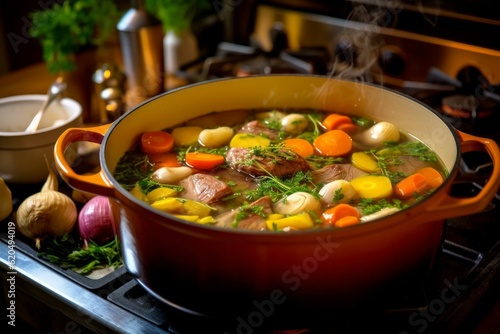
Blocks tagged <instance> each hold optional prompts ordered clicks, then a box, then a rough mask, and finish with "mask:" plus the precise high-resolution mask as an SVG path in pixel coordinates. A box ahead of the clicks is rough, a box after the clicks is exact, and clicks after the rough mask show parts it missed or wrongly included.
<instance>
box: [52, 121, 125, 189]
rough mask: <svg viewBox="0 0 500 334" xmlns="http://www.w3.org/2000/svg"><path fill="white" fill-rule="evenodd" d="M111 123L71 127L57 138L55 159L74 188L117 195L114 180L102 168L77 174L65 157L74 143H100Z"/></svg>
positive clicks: (57, 165) (60, 172)
mask: <svg viewBox="0 0 500 334" xmlns="http://www.w3.org/2000/svg"><path fill="white" fill-rule="evenodd" d="M110 126H111V123H109V124H104V125H100V126H95V127H87V128H69V129H67V130H65V131H64V132H63V133H62V134H61V135H60V136H59V138H58V139H57V141H56V144H55V146H54V160H55V163H56V169H57V171H58V172H59V174H60V175H61V178H62V179H63V180H64V181H65V182H66V183H67V184H68V185H69V186H71V187H72V188H75V189H79V190H83V191H86V192H90V193H93V194H99V195H103V196H107V197H116V196H115V188H114V186H113V184H112V182H111V181H110V180H109V179H108V178H107V177H106V175H105V174H104V172H103V170H102V168H101V169H100V170H99V172H97V173H95V174H85V175H83V174H77V173H76V172H75V171H74V170H73V168H72V167H71V165H70V163H69V162H68V160H67V159H66V157H65V151H66V149H67V148H68V147H69V145H71V144H72V143H76V142H79V141H86V142H92V143H97V144H100V143H101V142H102V140H103V138H104V135H105V134H106V132H107V131H108V129H109V127H110Z"/></svg>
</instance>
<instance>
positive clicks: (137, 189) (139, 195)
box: [130, 184, 149, 203]
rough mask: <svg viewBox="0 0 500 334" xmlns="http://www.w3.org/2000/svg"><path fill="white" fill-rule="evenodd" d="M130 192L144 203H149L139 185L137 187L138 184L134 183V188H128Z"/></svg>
mask: <svg viewBox="0 0 500 334" xmlns="http://www.w3.org/2000/svg"><path fill="white" fill-rule="evenodd" d="M130 193H131V194H132V195H133V196H134V197H135V198H137V199H139V200H141V201H143V202H146V203H149V200H148V197H147V196H146V194H145V193H144V192H143V191H142V190H141V187H139V185H137V184H136V185H135V187H134V188H132V189H131V190H130Z"/></svg>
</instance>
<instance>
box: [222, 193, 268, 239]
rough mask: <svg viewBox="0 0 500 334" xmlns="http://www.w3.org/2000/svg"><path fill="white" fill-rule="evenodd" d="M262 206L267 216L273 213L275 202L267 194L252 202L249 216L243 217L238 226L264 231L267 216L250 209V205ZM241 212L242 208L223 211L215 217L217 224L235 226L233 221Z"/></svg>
mask: <svg viewBox="0 0 500 334" xmlns="http://www.w3.org/2000/svg"><path fill="white" fill-rule="evenodd" d="M257 206H260V207H262V211H261V212H262V213H264V214H265V215H266V216H267V215H270V214H271V213H273V210H272V206H273V202H272V200H271V197H269V196H265V197H261V198H259V199H258V200H256V201H254V202H252V203H250V204H249V205H248V206H247V207H246V208H247V210H246V212H248V216H247V217H245V218H243V219H241V220H240V221H238V223H237V227H238V228H241V229H245V230H254V231H263V230H265V229H266V218H264V217H262V216H261V215H258V214H255V213H252V211H251V210H248V208H249V207H257ZM240 212H241V209H236V210H231V211H228V212H225V213H222V214H220V215H218V216H216V217H215V220H216V221H217V223H215V226H219V227H233V222H234V221H235V219H236V215H238V214H239V213H240Z"/></svg>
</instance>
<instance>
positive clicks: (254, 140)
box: [229, 133, 271, 148]
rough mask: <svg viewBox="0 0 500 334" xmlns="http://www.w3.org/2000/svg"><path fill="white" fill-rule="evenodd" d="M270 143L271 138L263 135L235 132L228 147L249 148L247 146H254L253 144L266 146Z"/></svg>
mask: <svg viewBox="0 0 500 334" xmlns="http://www.w3.org/2000/svg"><path fill="white" fill-rule="evenodd" d="M270 144H271V140H269V139H267V138H265V137H262V136H258V135H254V134H250V133H237V134H235V135H234V137H233V138H232V139H231V142H230V143H229V146H230V147H240V148H249V147H255V146H260V147H267V146H269V145H270Z"/></svg>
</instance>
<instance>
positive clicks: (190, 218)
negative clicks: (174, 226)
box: [174, 215, 200, 223]
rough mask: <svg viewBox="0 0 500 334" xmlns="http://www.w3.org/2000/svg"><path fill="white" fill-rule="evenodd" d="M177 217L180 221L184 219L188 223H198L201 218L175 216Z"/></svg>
mask: <svg viewBox="0 0 500 334" xmlns="http://www.w3.org/2000/svg"><path fill="white" fill-rule="evenodd" d="M174 216H175V217H177V218H179V219H184V220H187V221H190V222H193V223H194V222H196V221H197V220H198V219H199V218H200V217H198V216H189V215H174Z"/></svg>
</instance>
